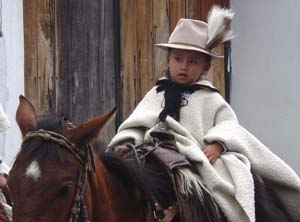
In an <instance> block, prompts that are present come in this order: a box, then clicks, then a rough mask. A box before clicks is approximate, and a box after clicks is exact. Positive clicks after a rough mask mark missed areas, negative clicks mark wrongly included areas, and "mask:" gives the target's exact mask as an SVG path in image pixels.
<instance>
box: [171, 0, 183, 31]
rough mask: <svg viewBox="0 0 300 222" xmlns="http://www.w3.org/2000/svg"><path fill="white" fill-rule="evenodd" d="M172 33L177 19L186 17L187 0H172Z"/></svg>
mask: <svg viewBox="0 0 300 222" xmlns="http://www.w3.org/2000/svg"><path fill="white" fill-rule="evenodd" d="M169 8H170V33H171V32H172V31H173V30H174V28H175V26H176V24H177V21H178V20H179V19H180V18H185V17H186V15H185V11H186V10H185V1H183V0H170V6H169Z"/></svg>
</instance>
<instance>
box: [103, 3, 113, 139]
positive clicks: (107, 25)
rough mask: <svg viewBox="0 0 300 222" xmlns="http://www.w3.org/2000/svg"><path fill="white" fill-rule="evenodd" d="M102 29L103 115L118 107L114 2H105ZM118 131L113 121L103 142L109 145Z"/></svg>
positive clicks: (108, 125) (106, 130)
mask: <svg viewBox="0 0 300 222" xmlns="http://www.w3.org/2000/svg"><path fill="white" fill-rule="evenodd" d="M103 3H104V5H103V6H104V7H103V8H102V12H103V13H102V15H103V16H102V18H101V19H102V22H101V24H103V25H101V29H102V33H103V41H102V48H103V54H104V56H103V73H100V74H101V75H103V81H102V87H101V89H102V95H103V97H102V103H101V107H102V113H103V112H105V113H106V112H108V111H110V110H112V109H113V108H114V107H115V106H116V79H115V64H114V63H115V60H114V59H115V41H114V38H115V36H114V34H115V30H114V29H115V28H117V27H114V17H115V15H114V11H113V7H114V4H113V1H112V0H105V1H103ZM115 131H116V122H115V119H112V121H110V122H109V123H108V124H107V125H106V127H105V128H104V129H102V131H101V138H102V142H104V143H105V144H108V143H109V142H110V140H111V139H112V137H113V136H114V134H115Z"/></svg>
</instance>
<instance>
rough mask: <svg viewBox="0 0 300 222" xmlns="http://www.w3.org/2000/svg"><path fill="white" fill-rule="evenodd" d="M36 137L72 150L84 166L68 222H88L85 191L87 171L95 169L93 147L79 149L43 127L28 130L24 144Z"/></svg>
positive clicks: (80, 173) (61, 136) (64, 138)
mask: <svg viewBox="0 0 300 222" xmlns="http://www.w3.org/2000/svg"><path fill="white" fill-rule="evenodd" d="M36 137H39V138H41V139H43V140H46V141H51V142H54V143H56V144H58V145H59V147H61V148H64V149H66V150H67V151H68V152H70V153H71V154H72V155H73V156H74V158H75V159H76V160H78V161H79V163H80V164H81V166H82V167H81V169H80V172H79V176H78V181H77V186H76V193H75V195H74V197H73V203H72V207H71V211H70V217H69V220H68V222H77V221H80V222H88V213H87V208H86V205H85V203H84V197H83V192H84V186H85V183H86V180H87V172H88V171H90V170H92V171H95V163H94V157H93V154H92V151H91V147H90V146H89V145H86V146H84V147H82V148H81V149H79V148H78V147H77V146H76V145H75V144H73V143H71V142H70V141H69V140H68V139H67V138H66V137H64V136H63V135H61V134H59V133H56V132H53V131H47V130H43V129H40V130H37V131H32V132H28V133H27V134H26V136H25V137H24V139H23V142H22V145H23V144H24V143H26V142H27V141H29V140H30V139H32V138H36Z"/></svg>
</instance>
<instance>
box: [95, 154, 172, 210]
mask: <svg viewBox="0 0 300 222" xmlns="http://www.w3.org/2000/svg"><path fill="white" fill-rule="evenodd" d="M100 158H101V160H102V162H103V163H104V165H105V167H106V168H107V169H108V171H109V172H110V173H111V174H113V175H115V176H116V177H117V178H119V179H120V181H121V182H122V183H123V184H124V186H125V187H126V188H127V190H128V192H131V193H132V194H134V191H135V190H134V189H137V188H138V189H139V190H140V191H142V192H143V193H144V195H145V196H146V199H148V198H151V197H150V195H152V196H154V197H155V198H156V199H157V200H158V201H159V202H160V204H162V206H163V207H165V208H166V207H168V206H170V205H172V204H174V203H175V202H176V198H175V193H174V190H173V185H172V181H171V179H170V178H168V177H167V175H166V173H165V172H164V171H162V170H158V168H157V166H156V165H154V164H148V163H145V164H144V165H143V166H141V165H140V164H138V163H137V162H136V161H128V160H124V159H122V157H120V155H119V154H117V153H105V152H103V153H102V154H101V156H100Z"/></svg>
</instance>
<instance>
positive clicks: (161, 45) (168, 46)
mask: <svg viewBox="0 0 300 222" xmlns="http://www.w3.org/2000/svg"><path fill="white" fill-rule="evenodd" d="M155 46H157V47H159V48H161V49H165V50H166V49H169V48H173V49H186V50H192V51H197V52H202V53H205V54H207V55H210V56H211V57H212V59H223V58H224V56H219V55H215V54H213V53H210V52H208V51H206V50H204V49H200V48H197V47H193V46H188V45H180V44H172V43H161V44H155Z"/></svg>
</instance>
